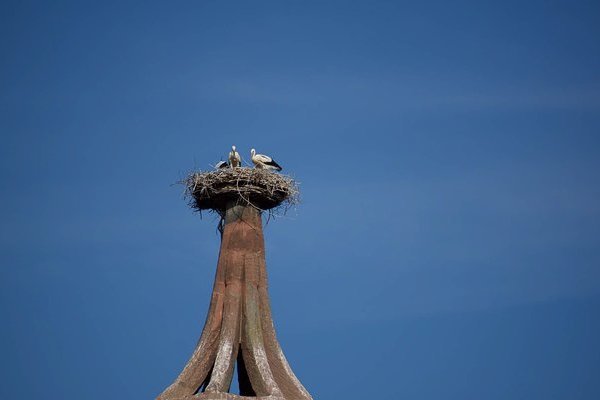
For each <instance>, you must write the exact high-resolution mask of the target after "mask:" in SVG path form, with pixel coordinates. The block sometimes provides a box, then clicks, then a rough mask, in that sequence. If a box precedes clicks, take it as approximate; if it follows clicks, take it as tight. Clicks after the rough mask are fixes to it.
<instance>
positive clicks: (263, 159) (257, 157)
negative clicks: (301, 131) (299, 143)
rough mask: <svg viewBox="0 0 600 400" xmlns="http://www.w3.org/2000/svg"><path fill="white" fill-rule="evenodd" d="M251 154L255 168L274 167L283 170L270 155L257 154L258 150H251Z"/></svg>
mask: <svg viewBox="0 0 600 400" xmlns="http://www.w3.org/2000/svg"><path fill="white" fill-rule="evenodd" d="M250 155H251V156H252V162H253V163H254V166H255V168H264V169H274V170H277V171H281V170H282V168H281V166H279V164H277V163H276V162H275V160H273V159H272V158H271V157H269V156H265V155H264V154H256V150H254V149H252V150H250Z"/></svg>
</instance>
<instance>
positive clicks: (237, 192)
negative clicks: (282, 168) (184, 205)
mask: <svg viewBox="0 0 600 400" xmlns="http://www.w3.org/2000/svg"><path fill="white" fill-rule="evenodd" d="M184 183H185V185H186V187H187V189H186V190H187V195H188V197H189V198H190V206H191V207H192V208H194V209H197V210H199V211H201V210H214V211H217V212H219V213H222V212H224V211H225V209H226V208H227V205H228V204H230V203H231V202H232V201H233V202H236V203H238V204H242V205H251V206H254V207H255V208H258V209H260V210H270V209H272V208H276V207H279V206H289V205H293V204H295V203H296V202H297V200H298V186H297V184H296V182H294V180H293V179H292V178H290V177H288V176H285V175H281V174H278V173H274V172H270V171H268V170H265V169H255V168H254V169H253V168H245V167H238V168H224V169H219V170H216V171H210V172H196V173H193V174H191V175H190V176H188V177H187V179H186V180H185V181H184Z"/></svg>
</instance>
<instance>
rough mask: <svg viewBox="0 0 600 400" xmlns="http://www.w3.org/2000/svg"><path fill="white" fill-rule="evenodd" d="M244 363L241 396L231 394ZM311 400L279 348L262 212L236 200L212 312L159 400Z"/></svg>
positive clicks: (227, 226) (224, 238) (231, 206)
mask: <svg viewBox="0 0 600 400" xmlns="http://www.w3.org/2000/svg"><path fill="white" fill-rule="evenodd" d="M236 362H237V365H238V375H239V377H238V379H239V387H240V393H241V395H235V394H232V393H228V391H229V388H230V385H231V381H232V377H233V370H234V365H235V363H236ZM192 399H207V400H208V399H210V400H213V399H214V400H239V399H261V400H309V399H312V397H311V396H310V394H309V393H308V392H307V391H306V389H305V388H304V387H303V386H302V384H301V383H300V381H299V380H298V379H297V378H296V376H295V375H294V373H293V372H292V369H291V368H290V366H289V364H288V362H287V360H286V359H285V356H284V355H283V351H282V350H281V347H280V346H279V342H278V341H277V338H276V335H275V329H274V327H273V320H272V318H271V309H270V305H269V295H268V290H267V272H266V264H265V246H264V237H263V231H262V220H261V216H260V212H259V211H258V210H257V209H255V208H254V207H252V206H244V205H236V204H235V203H230V204H229V205H228V207H227V209H226V212H225V224H224V228H223V235H222V238H221V249H220V253H219V261H218V263H217V272H216V275H215V283H214V286H213V293H212V298H211V303H210V307H209V311H208V316H207V319H206V323H205V326H204V329H203V331H202V335H201V337H200V340H199V341H198V345H197V346H196V349H195V350H194V352H193V353H192V356H191V357H190V359H189V361H188V362H187V364H186V365H185V367H184V368H183V370H182V372H181V373H180V375H179V376H178V377H177V379H176V380H175V381H174V382H173V384H172V385H171V386H169V387H168V388H167V389H166V390H165V391H164V392H163V393H161V394H160V395H159V396H158V398H157V400H192Z"/></svg>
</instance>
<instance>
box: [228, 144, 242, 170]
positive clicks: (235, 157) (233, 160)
mask: <svg viewBox="0 0 600 400" xmlns="http://www.w3.org/2000/svg"><path fill="white" fill-rule="evenodd" d="M229 165H231V168H235V167H239V166H240V165H242V158H241V157H240V153H238V152H237V151H236V150H235V146H231V151H230V152H229Z"/></svg>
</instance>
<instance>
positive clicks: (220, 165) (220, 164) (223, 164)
mask: <svg viewBox="0 0 600 400" xmlns="http://www.w3.org/2000/svg"><path fill="white" fill-rule="evenodd" d="M227 167H229V164H227V161H219V162H218V163H217V164H216V165H215V169H223V168H227Z"/></svg>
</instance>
